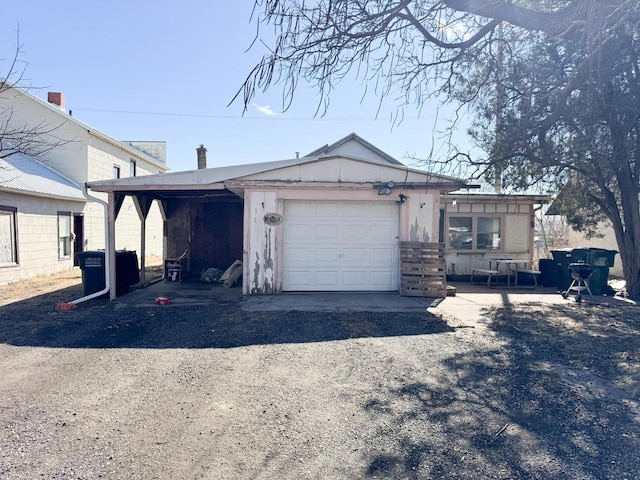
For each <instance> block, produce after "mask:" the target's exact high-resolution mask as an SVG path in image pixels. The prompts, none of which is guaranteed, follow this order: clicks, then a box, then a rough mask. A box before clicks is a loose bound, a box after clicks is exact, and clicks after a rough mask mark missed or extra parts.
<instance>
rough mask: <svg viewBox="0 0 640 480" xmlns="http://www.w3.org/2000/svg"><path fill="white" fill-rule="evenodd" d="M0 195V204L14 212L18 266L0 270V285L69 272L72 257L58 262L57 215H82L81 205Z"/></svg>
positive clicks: (62, 201)
mask: <svg viewBox="0 0 640 480" xmlns="http://www.w3.org/2000/svg"><path fill="white" fill-rule="evenodd" d="M42 200H43V199H42V198H40V197H32V196H27V195H17V194H12V193H2V194H0V204H2V205H3V206H10V207H14V208H16V209H17V212H16V226H17V231H18V262H19V263H18V265H15V266H4V267H0V284H1V285H4V284H7V283H11V282H15V281H18V280H24V279H27V278H31V277H35V276H38V275H50V274H52V273H56V272H61V271H64V270H69V269H71V268H72V267H73V258H72V257H69V258H65V259H59V254H58V212H71V214H74V213H82V211H83V207H84V203H82V202H73V201H65V200H54V199H47V201H45V202H43V201H42Z"/></svg>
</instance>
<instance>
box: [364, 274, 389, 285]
mask: <svg viewBox="0 0 640 480" xmlns="http://www.w3.org/2000/svg"><path fill="white" fill-rule="evenodd" d="M369 283H370V284H371V285H373V286H377V287H390V286H392V285H393V272H391V271H386V272H370V273H369Z"/></svg>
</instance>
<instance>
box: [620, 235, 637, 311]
mask: <svg viewBox="0 0 640 480" xmlns="http://www.w3.org/2000/svg"><path fill="white" fill-rule="evenodd" d="M620 259H621V260H622V271H623V274H624V280H625V284H626V289H627V293H628V294H629V296H630V297H631V298H635V299H637V298H640V251H639V250H638V249H634V248H624V247H621V248H620Z"/></svg>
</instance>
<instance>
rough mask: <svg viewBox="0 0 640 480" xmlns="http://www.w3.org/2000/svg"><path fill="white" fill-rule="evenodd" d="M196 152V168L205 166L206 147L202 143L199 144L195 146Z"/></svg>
mask: <svg viewBox="0 0 640 480" xmlns="http://www.w3.org/2000/svg"><path fill="white" fill-rule="evenodd" d="M196 152H198V170H203V169H205V168H207V149H206V148H204V145H200V146H199V147H198V148H196Z"/></svg>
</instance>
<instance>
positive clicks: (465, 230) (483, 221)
mask: <svg viewBox="0 0 640 480" xmlns="http://www.w3.org/2000/svg"><path fill="white" fill-rule="evenodd" d="M501 225H502V222H501V219H500V217H484V216H483V217H481V216H452V217H449V229H448V247H449V248H452V249H454V250H500V238H501V231H500V228H501Z"/></svg>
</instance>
